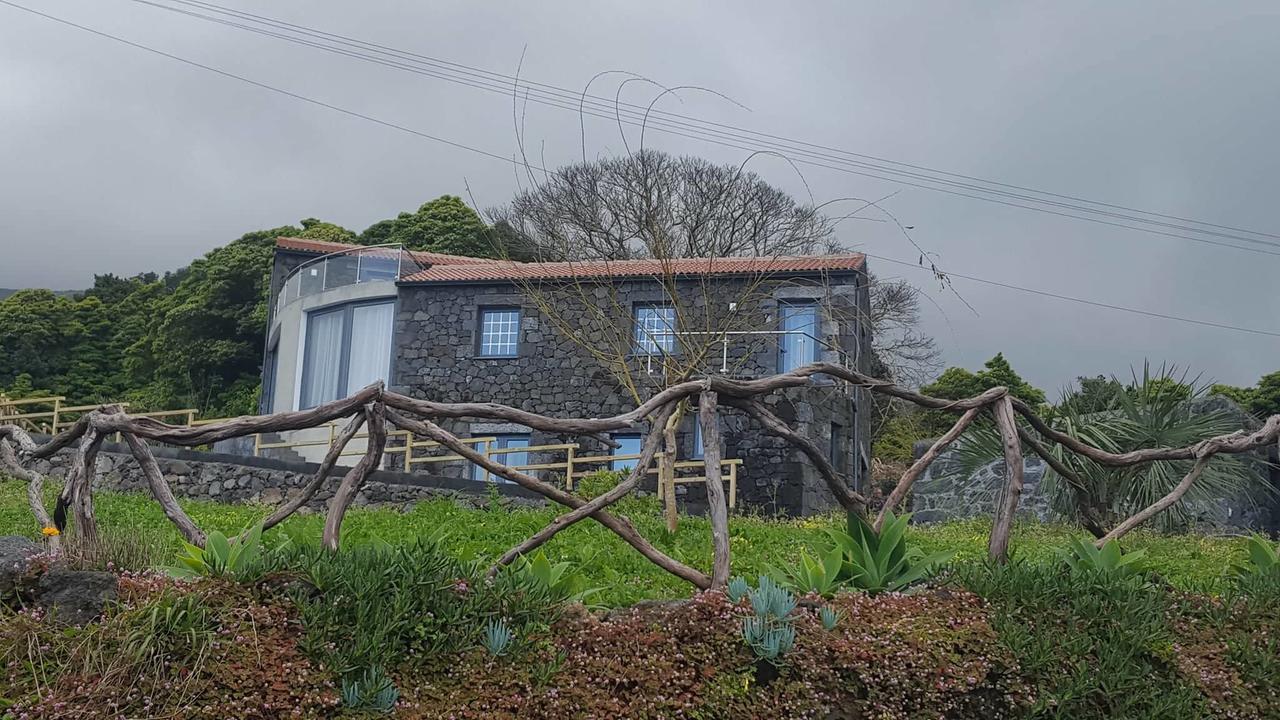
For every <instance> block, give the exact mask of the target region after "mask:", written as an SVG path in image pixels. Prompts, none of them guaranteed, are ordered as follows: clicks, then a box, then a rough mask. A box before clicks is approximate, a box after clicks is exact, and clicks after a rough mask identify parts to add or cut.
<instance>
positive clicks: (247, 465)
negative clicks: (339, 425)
mask: <svg viewBox="0 0 1280 720" xmlns="http://www.w3.org/2000/svg"><path fill="white" fill-rule="evenodd" d="M152 453H153V454H154V455H155V456H156V462H157V464H158V465H159V466H160V472H161V473H163V474H164V477H165V479H166V480H167V481H168V482H169V486H170V487H171V488H173V492H174V494H175V495H178V496H179V497H186V498H193V499H197V500H216V501H218V502H230V503H261V504H264V505H278V504H280V503H281V502H283V501H284V500H287V499H291V498H293V497H296V496H297V494H298V493H299V492H301V489H302V488H303V487H305V486H306V485H307V483H308V482H310V481H311V479H312V478H313V477H315V473H316V472H317V471H318V470H319V468H318V466H317V465H316V464H315V463H303V462H287V461H282V460H274V459H270V458H254V457H238V456H234V455H226V454H221V453H204V452H199V451H195V450H185V449H174V448H167V447H159V446H153V447H152ZM74 454H75V451H74V450H73V449H66V450H62V451H60V452H58V453H57V454H55V455H54V456H53V457H52V458H50V459H47V460H37V461H35V463H34V464H33V465H32V469H34V470H37V471H38V472H41V473H43V474H45V475H46V476H47V477H50V478H55V479H58V480H61V479H62V478H63V477H64V476H65V475H66V472H67V470H68V469H69V468H70V466H71V463H72V459H73V457H74ZM345 472H346V468H341V467H339V468H335V469H334V471H333V473H332V476H331V477H330V479H329V482H328V483H326V485H325V487H324V488H322V489H321V490H320V491H319V492H318V493H316V495H315V497H313V498H312V500H311V501H310V502H309V503H308V504H307V506H306V510H308V511H316V512H323V511H324V508H325V505H326V504H327V503H328V501H329V499H330V498H332V497H333V491H334V489H335V488H336V487H337V485H338V482H339V481H340V480H341V476H342V474H343V473H345ZM98 473H99V475H98V481H97V483H96V484H95V485H94V487H95V488H96V489H99V490H113V491H119V492H143V493H148V494H149V493H150V489H149V487H148V486H147V481H146V478H145V476H144V475H143V474H142V470H141V468H139V467H138V463H137V462H136V461H135V460H134V459H133V456H132V455H131V454H129V450H128V447H127V446H124V445H120V444H116V443H103V449H102V452H101V453H99V455H98ZM496 487H497V490H498V493H499V496H500V498H501V502H502V503H503V504H505V505H509V506H524V505H527V506H532V505H540V504H542V500H541V499H540V497H539V496H537V495H535V494H533V493H531V492H529V491H526V490H524V489H523V488H521V487H519V486H515V485H507V484H497V485H496ZM442 497H444V498H450V499H453V500H455V501H456V502H458V503H460V504H462V505H464V506H476V507H479V506H483V505H487V504H488V502H489V485H488V484H486V483H482V482H473V481H471V480H465V479H458V478H448V477H441V476H436V475H426V474H423V473H413V474H411V475H410V474H405V473H400V472H394V471H387V470H382V471H377V472H374V473H373V474H372V475H371V476H370V478H369V480H368V482H366V483H365V486H364V488H363V489H361V491H360V492H359V494H358V495H357V496H356V500H355V505H357V506H393V507H400V508H404V509H407V508H409V507H411V506H412V505H413V504H414V503H417V502H418V501H421V500H430V499H435V498H442Z"/></svg>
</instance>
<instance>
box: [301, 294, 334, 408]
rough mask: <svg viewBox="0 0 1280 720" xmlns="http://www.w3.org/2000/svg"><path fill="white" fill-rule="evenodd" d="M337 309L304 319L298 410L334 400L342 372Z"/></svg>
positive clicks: (314, 314) (313, 314)
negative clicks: (305, 325) (299, 405)
mask: <svg viewBox="0 0 1280 720" xmlns="http://www.w3.org/2000/svg"><path fill="white" fill-rule="evenodd" d="M342 320H343V312H342V311H341V310H338V311H332V312H325V313H312V314H311V315H309V316H308V317H307V338H306V349H305V355H304V357H303V361H302V362H303V365H302V402H301V407H302V408H304V409H305V408H310V407H315V406H316V405H319V404H321V403H326V402H329V401H330V400H337V399H338V381H339V372H341V369H342Z"/></svg>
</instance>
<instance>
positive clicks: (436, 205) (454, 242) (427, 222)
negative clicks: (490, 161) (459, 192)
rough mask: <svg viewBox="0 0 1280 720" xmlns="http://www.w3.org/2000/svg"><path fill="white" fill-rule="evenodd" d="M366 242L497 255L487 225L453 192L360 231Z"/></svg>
mask: <svg viewBox="0 0 1280 720" xmlns="http://www.w3.org/2000/svg"><path fill="white" fill-rule="evenodd" d="M360 241H361V242H362V243H364V244H366V245H379V244H383V243H399V244H401V245H404V246H405V247H406V248H409V249H411V250H429V251H431V252H438V253H446V254H449V255H470V256H472V257H498V256H499V255H500V254H501V253H500V250H501V249H500V248H498V247H495V246H494V243H493V237H492V236H491V235H490V233H489V226H488V225H486V224H485V222H484V220H482V219H481V218H480V216H479V215H477V214H476V212H475V211H474V210H472V209H471V208H470V207H468V206H467V204H466V203H464V202H463V201H462V198H460V197H457V196H455V195H442V196H440V197H438V198H436V199H435V200H431V201H429V202H426V203H423V205H422V207H420V208H418V211H417V212H414V213H400V215H399V216H398V217H396V218H395V219H394V220H382V221H380V222H377V223H374V224H373V225H370V226H369V228H368V229H366V230H365V231H364V232H363V233H361V234H360Z"/></svg>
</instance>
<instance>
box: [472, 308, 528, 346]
mask: <svg viewBox="0 0 1280 720" xmlns="http://www.w3.org/2000/svg"><path fill="white" fill-rule="evenodd" d="M519 340H520V311H519V310H485V311H484V312H483V313H482V314H481V317H480V354H481V355H482V356H486V357H502V356H512V355H515V354H516V347H517V344H518V342H519Z"/></svg>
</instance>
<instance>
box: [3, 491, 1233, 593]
mask: <svg viewBox="0 0 1280 720" xmlns="http://www.w3.org/2000/svg"><path fill="white" fill-rule="evenodd" d="M58 489H59V488H58V487H57V486H56V484H55V483H49V484H48V485H47V486H46V493H47V495H46V499H47V501H48V503H49V505H50V506H52V504H53V501H54V498H55V496H56V494H57V491H58ZM180 503H181V505H182V507H183V509H185V510H186V511H187V513H188V514H189V515H190V516H191V518H192V519H193V520H194V521H195V523H196V524H197V525H198V526H200V527H201V528H204V529H205V530H220V531H222V532H223V533H228V534H229V533H236V532H239V531H241V530H242V529H244V528H245V527H248V526H250V525H252V524H254V523H257V522H260V521H261V520H262V518H264V517H266V515H267V514H269V513H270V510H269V509H267V508H264V507H261V506H254V505H227V504H221V503H214V502H207V501H194V500H181V501H180ZM94 504H95V512H96V514H97V517H98V524H99V527H100V529H101V530H102V532H104V533H112V534H127V535H138V536H141V538H142V539H143V540H144V542H145V543H148V544H151V546H152V547H154V548H158V550H157V554H156V555H155V558H154V559H153V560H152V561H151V562H149V563H146V562H144V563H143V564H141V565H139V564H138V562H139V561H138V560H137V559H135V560H131V561H129V560H127V557H128V556H125V557H124V559H125V560H126V561H127V562H129V563H131V564H132V566H130V565H125V568H126V569H143V568H145V567H150V566H154V565H160V564H164V565H167V564H169V563H171V562H172V559H173V557H174V554H175V553H176V552H177V551H178V548H179V547H180V539H179V535H178V532H177V530H176V529H175V528H174V527H173V524H172V523H171V522H170V521H169V519H168V518H166V517H165V516H164V512H163V511H161V509H160V507H159V505H157V504H156V502H155V500H154V499H153V498H151V497H150V496H149V495H141V494H131V493H112V492H98V493H95V494H94ZM560 512H561V510H560V509H558V508H555V507H546V508H521V509H514V510H506V509H498V510H475V509H469V508H465V507H460V506H459V505H458V504H456V503H455V502H453V501H451V500H447V499H441V500H433V501H426V502H420V503H418V504H417V505H416V506H414V507H413V509H411V510H409V511H408V512H400V511H397V510H388V509H373V508H352V510H351V511H350V512H349V513H347V516H346V519H345V520H344V522H343V528H342V544H343V548H344V549H345V548H350V547H354V546H359V545H362V544H368V543H371V542H379V541H381V542H387V543H391V544H393V545H406V544H411V543H413V542H414V541H415V540H414V539H415V538H416V537H417V536H419V535H422V534H426V533H430V532H433V531H436V530H438V529H439V528H447V529H448V532H447V534H445V535H444V536H443V537H442V538H441V540H440V542H441V546H442V548H443V549H444V550H445V551H446V552H448V553H449V554H450V555H452V556H454V557H457V558H463V559H475V558H479V559H488V560H492V559H494V558H496V557H498V556H499V555H501V554H502V553H504V552H506V550H507V549H509V548H511V547H513V546H514V545H516V544H517V543H519V542H521V541H523V540H525V539H526V538H528V537H529V536H530V535H532V534H533V533H535V532H537V531H538V530H539V529H540V528H542V527H544V526H545V525H546V524H547V523H548V522H550V521H551V519H552V518H554V517H555V516H556V515H557V514H559V513H560ZM618 512H619V513H620V514H622V515H625V516H626V517H627V518H628V519H630V520H631V522H632V524H634V525H635V526H636V528H637V529H638V530H639V531H640V533H641V534H643V535H644V536H645V537H647V538H649V539H650V540H651V541H652V542H653V543H654V545H655V546H656V547H657V548H658V549H660V550H662V551H663V552H665V553H668V554H669V555H671V556H672V557H674V558H676V559H677V560H680V561H681V562H685V563H688V564H691V565H693V566H696V567H702V568H708V567H710V563H711V537H710V535H711V533H710V526H709V525H708V523H707V521H706V519H705V518H702V517H681V518H680V529H679V531H678V532H676V533H674V534H672V533H667V532H666V530H665V523H664V520H663V518H662V515H661V510H660V508H659V506H658V504H657V502H656V501H655V500H654V499H652V498H644V497H642V498H629V499H627V500H624V501H623V502H621V503H619V504H618ZM323 524H324V517H323V516H321V515H319V514H312V515H305V516H303V515H298V516H294V517H291V518H289V519H288V520H286V521H285V522H284V523H282V524H281V525H280V526H277V527H276V528H273V529H272V530H270V531H268V532H267V533H266V534H265V535H264V541H265V542H266V543H267V544H268V545H269V546H274V545H277V544H279V542H280V540H281V539H282V537H285V536H293V537H298V538H310V540H309V541H310V542H314V541H315V540H314V539H315V538H318V537H319V536H320V531H321V526H322V525H323ZM844 525H845V517H844V515H839V516H836V515H823V516H817V517H810V518H803V519H776V518H767V517H760V516H755V515H751V514H749V513H746V512H739V513H735V514H734V515H733V516H732V519H731V521H730V523H729V536H730V543H731V547H732V551H733V572H734V573H737V574H741V575H743V576H744V577H750V578H754V577H757V576H759V575H760V574H761V573H767V572H769V571H770V568H781V567H786V566H789V565H792V564H794V563H795V561H796V559H797V558H799V557H800V552H801V550H803V549H805V548H813V547H819V546H822V545H823V544H825V543H827V542H828V535H827V531H828V530H831V529H842V528H843V527H844ZM990 529H991V522H990V520H986V519H976V520H964V521H956V522H949V523H945V524H939V525H927V526H917V527H910V528H908V529H907V539H908V542H909V543H910V544H911V545H912V546H913V547H918V548H919V549H920V551H921V552H922V553H924V554H926V555H928V554H932V553H936V552H953V553H955V561H956V562H964V561H977V560H981V559H982V558H984V557H986V555H987V538H988V535H989V533H990ZM39 532H40V528H39V526H38V525H37V524H36V523H35V522H34V520H32V518H31V511H30V509H29V508H28V506H27V502H26V486H25V484H23V483H21V482H18V481H15V480H6V481H0V534H3V535H15V534H16V535H27V536H31V537H38V535H39ZM1080 535H1082V533H1081V531H1080V530H1079V529H1078V528H1073V527H1071V526H1069V525H1061V524H1046V523H1030V522H1029V523H1019V524H1017V525H1015V527H1014V530H1013V538H1012V542H1011V543H1010V546H1011V547H1012V549H1013V551H1014V552H1015V553H1016V554H1017V555H1018V556H1019V557H1022V558H1024V559H1027V560H1037V561H1040V560H1043V561H1046V562H1047V561H1055V562H1056V561H1057V558H1058V554H1059V552H1060V550H1061V548H1062V547H1063V546H1064V545H1066V544H1067V542H1068V540H1069V539H1070V538H1072V537H1077V536H1080ZM1244 544H1245V540H1244V539H1242V538H1221V537H1206V536H1203V535H1175V536H1170V535H1161V534H1157V533H1154V532H1151V531H1145V530H1138V531H1135V532H1133V533H1130V534H1129V535H1127V536H1126V537H1125V547H1126V548H1127V549H1138V548H1145V549H1146V550H1147V558H1148V559H1149V560H1150V563H1151V566H1152V569H1153V570H1154V571H1155V572H1157V573H1159V574H1160V576H1161V577H1163V578H1165V579H1166V580H1168V581H1169V582H1170V583H1172V584H1173V585H1175V586H1177V587H1179V588H1182V589H1186V590H1197V591H1204V592H1221V591H1222V589H1223V587H1224V583H1225V580H1226V576H1225V574H1224V572H1223V569H1224V568H1226V567H1227V566H1229V565H1230V564H1231V563H1232V562H1233V561H1236V560H1238V559H1239V558H1240V556H1241V553H1242V552H1243V548H1244ZM542 549H543V550H545V552H546V556H547V559H548V560H549V561H550V562H552V563H559V562H569V563H571V564H572V565H573V567H574V568H576V569H577V571H578V572H579V573H581V575H582V578H583V581H584V585H585V586H586V587H591V588H600V592H599V593H596V594H594V595H592V596H591V597H590V601H591V602H592V603H598V604H600V605H604V606H608V607H617V606H622V605H629V604H632V603H635V602H639V601H641V600H655V599H672V598H683V597H688V594H689V586H688V584H686V583H685V582H684V581H683V580H680V579H679V578H676V577H674V576H672V575H670V574H669V573H667V572H665V571H663V570H662V569H660V568H658V567H656V566H655V565H653V564H652V563H650V562H649V561H648V560H646V559H645V558H644V557H642V556H641V555H640V554H639V553H637V552H636V551H635V550H634V549H632V548H631V547H630V546H629V545H627V544H626V543H624V542H623V541H622V540H620V539H619V538H618V537H617V536H616V535H614V534H613V533H611V532H610V531H609V530H608V529H606V528H604V527H601V526H600V525H599V524H597V523H595V522H592V521H589V520H588V521H585V522H580V523H577V524H575V525H574V526H573V527H570V528H568V529H567V530H565V531H563V532H561V533H560V534H558V535H557V536H556V537H555V538H553V539H552V540H551V541H550V542H549V543H547V544H546V545H545V546H543V548H542ZM134 557H135V558H136V555H135V556H134ZM144 560H145V558H144ZM116 566H117V567H120V566H121V565H120V562H117V563H116Z"/></svg>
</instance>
